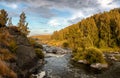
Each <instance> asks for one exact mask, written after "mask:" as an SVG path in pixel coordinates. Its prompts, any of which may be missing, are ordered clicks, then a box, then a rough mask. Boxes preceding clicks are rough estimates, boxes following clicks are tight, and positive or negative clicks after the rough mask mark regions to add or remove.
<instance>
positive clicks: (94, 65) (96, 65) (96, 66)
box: [90, 63, 108, 69]
mask: <svg viewBox="0 0 120 78" xmlns="http://www.w3.org/2000/svg"><path fill="white" fill-rule="evenodd" d="M90 67H92V68H95V69H103V68H108V64H101V63H95V64H91V65H90Z"/></svg>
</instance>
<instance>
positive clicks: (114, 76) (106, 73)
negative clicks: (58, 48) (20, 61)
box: [39, 53, 120, 78]
mask: <svg viewBox="0 0 120 78" xmlns="http://www.w3.org/2000/svg"><path fill="white" fill-rule="evenodd" d="M45 55H46V57H45V61H46V63H45V64H44V65H43V66H42V68H40V69H39V72H40V71H41V70H42V71H46V72H47V75H46V77H45V78H120V62H116V63H115V64H113V65H112V66H110V68H109V69H106V70H102V71H101V70H96V69H92V68H90V67H89V66H88V65H84V64H76V63H74V62H72V61H71V60H70V58H71V53H66V54H52V53H46V54H45Z"/></svg>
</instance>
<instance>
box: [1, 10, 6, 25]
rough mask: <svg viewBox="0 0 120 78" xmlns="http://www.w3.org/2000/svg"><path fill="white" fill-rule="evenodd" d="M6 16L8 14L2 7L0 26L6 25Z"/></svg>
mask: <svg viewBox="0 0 120 78" xmlns="http://www.w3.org/2000/svg"><path fill="white" fill-rule="evenodd" d="M7 16H8V14H7V12H6V11H5V10H4V9H2V10H0V27H4V26H5V25H6V23H7V20H8V17H7Z"/></svg>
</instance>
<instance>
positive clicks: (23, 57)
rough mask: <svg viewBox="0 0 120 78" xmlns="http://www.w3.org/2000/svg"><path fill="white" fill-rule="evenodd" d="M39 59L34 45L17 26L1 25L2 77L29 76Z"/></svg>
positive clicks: (0, 66)
mask: <svg viewBox="0 0 120 78" xmlns="http://www.w3.org/2000/svg"><path fill="white" fill-rule="evenodd" d="M37 61H38V57H37V56H36V54H35V50H34V48H33V46H32V45H31V44H30V42H29V40H28V38H27V37H26V36H25V35H23V34H21V32H20V31H18V29H17V27H15V26H11V27H0V78H28V76H29V75H30V73H32V71H30V70H31V69H32V68H33V67H34V66H35V65H36V64H37Z"/></svg>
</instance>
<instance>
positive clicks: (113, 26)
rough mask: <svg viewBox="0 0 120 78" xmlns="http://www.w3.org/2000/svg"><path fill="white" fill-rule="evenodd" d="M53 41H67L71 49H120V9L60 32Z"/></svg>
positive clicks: (96, 15) (53, 36) (85, 20)
mask: <svg viewBox="0 0 120 78" xmlns="http://www.w3.org/2000/svg"><path fill="white" fill-rule="evenodd" d="M52 39H55V40H59V41H62V40H66V43H68V44H69V47H71V48H73V49H76V48H79V47H93V46H94V47H97V48H114V47H120V9H119V8H116V9H113V10H111V11H109V12H104V13H99V14H95V15H93V16H91V17H88V18H86V19H83V20H81V21H80V22H78V23H77V24H73V25H71V26H69V27H67V28H64V29H62V30H60V31H55V32H54V33H53V35H52Z"/></svg>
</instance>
